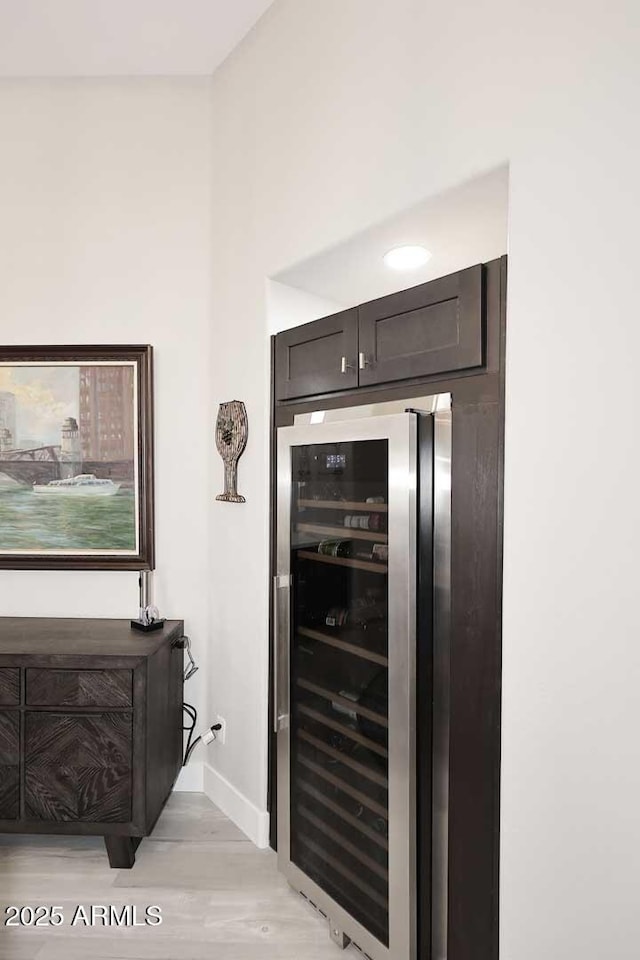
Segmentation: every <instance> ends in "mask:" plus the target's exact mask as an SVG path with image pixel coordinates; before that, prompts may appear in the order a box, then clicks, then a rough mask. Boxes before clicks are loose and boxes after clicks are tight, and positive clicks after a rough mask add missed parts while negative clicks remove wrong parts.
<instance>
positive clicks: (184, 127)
mask: <svg viewBox="0 0 640 960" xmlns="http://www.w3.org/2000/svg"><path fill="white" fill-rule="evenodd" d="M0 118H1V131H2V132H1V137H2V147H1V149H0V340H1V341H2V343H6V344H9V343H14V344H21V343H26V344H29V343H33V344H38V343H40V344H42V343H70V344H74V343H151V344H153V346H154V349H155V374H156V385H155V386H156V389H155V415H156V518H157V519H156V526H157V541H156V544H157V574H156V577H155V595H156V600H157V602H158V603H159V605H160V608H161V611H162V612H163V614H165V615H167V616H169V617H180V618H184V619H185V622H186V629H187V632H188V633H189V634H190V635H191V637H192V640H193V645H194V650H195V652H196V657H197V658H198V659H199V660H200V662H201V663H202V664H203V665H204V661H205V659H206V656H207V650H208V644H209V636H208V632H209V617H208V612H209V611H208V593H209V590H210V580H209V577H208V552H207V551H208V547H207V538H206V535H204V533H203V530H204V529H205V527H206V517H207V512H208V509H209V503H210V501H211V498H212V495H213V494H212V478H211V471H210V464H211V460H210V457H211V445H212V417H211V401H210V386H209V382H210V381H209V363H208V353H209V343H210V339H211V327H210V274H211V270H210V225H211V207H210V203H211V197H210V189H209V184H210V177H211V170H210V164H211V155H210V154H211V151H210V142H211V140H210V132H211V113H210V86H209V83H208V82H207V81H205V80H193V81H192V80H189V81H186V80H177V81H162V80H148V81H147V80H144V81H126V80H125V81H113V82H109V81H82V80H79V81H76V80H74V81H54V82H45V81H42V82H9V81H2V82H0ZM137 598H138V593H137V576H136V574H135V573H109V572H104V573H103V572H83V573H73V572H57V573H54V572H10V571H0V615H22V616H24V615H34V616H39V615H43V616H98V617H103V616H104V617H106V616H116V617H129V616H132V615H135V612H136V610H137ZM205 672H206V671H205V670H202V671H201V672H200V673H199V674H198V675H197V677H195V678H194V679H193V680H192V681H190V682H189V684H188V686H187V688H186V692H185V693H186V696H187V699H189V700H191V701H194V702H196V703H197V704H199V705H200V706H203V703H204V699H203V698H204V694H205V688H206V684H205V683H204V676H205ZM204 719H206V717H203V720H204ZM196 756H197V755H196ZM196 780H197V777H196Z"/></svg>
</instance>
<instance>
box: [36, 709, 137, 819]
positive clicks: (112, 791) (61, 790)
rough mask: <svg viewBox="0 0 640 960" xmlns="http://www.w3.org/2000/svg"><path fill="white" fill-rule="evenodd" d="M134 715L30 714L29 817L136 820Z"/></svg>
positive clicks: (125, 713) (124, 713) (123, 713)
mask: <svg viewBox="0 0 640 960" xmlns="http://www.w3.org/2000/svg"><path fill="white" fill-rule="evenodd" d="M131 741H132V726H131V714H130V713H127V712H122V713H94V714H90V715H89V714H55V713H44V712H43V713H29V712H27V714H26V716H25V814H26V817H27V819H30V820H50V821H89V822H97V823H103V822H107V821H108V822H116V823H127V822H128V821H130V820H131Z"/></svg>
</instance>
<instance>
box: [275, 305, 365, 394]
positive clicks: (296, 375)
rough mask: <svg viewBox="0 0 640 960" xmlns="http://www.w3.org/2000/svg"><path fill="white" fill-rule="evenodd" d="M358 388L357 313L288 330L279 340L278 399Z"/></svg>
mask: <svg viewBox="0 0 640 960" xmlns="http://www.w3.org/2000/svg"><path fill="white" fill-rule="evenodd" d="M357 386H358V310H357V308H356V309H354V310H343V311H342V313H335V314H333V315H332V316H330V317H323V318H322V320H313V321H312V322H311V323H305V324H303V325H302V326H300V327H294V328H293V329H291V330H285V331H283V332H282V333H280V334H278V336H277V337H276V383H275V388H276V399H277V400H289V399H291V398H292V397H305V396H311V395H312V394H314V393H331V392H333V391H335V390H347V389H349V387H357Z"/></svg>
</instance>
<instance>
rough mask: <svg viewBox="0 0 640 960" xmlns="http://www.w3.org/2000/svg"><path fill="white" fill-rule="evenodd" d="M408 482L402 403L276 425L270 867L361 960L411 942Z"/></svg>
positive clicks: (410, 440)
mask: <svg viewBox="0 0 640 960" xmlns="http://www.w3.org/2000/svg"><path fill="white" fill-rule="evenodd" d="M416 487H417V417H416V415H415V414H412V413H405V414H398V415H394V416H381V417H376V418H371V419H368V420H357V421H352V422H333V423H328V424H323V425H313V426H309V425H302V426H293V427H283V428H281V429H280V430H279V431H278V502H277V509H278V548H277V576H276V578H275V584H274V587H275V590H274V613H275V625H276V671H275V673H276V695H275V698H274V700H275V711H276V715H275V718H274V721H275V727H276V730H277V732H278V795H279V797H280V802H279V805H278V807H279V814H278V856H279V866H280V869H281V870H282V872H283V873H284V874H285V875H286V876H287V878H288V880H289V881H290V883H291V884H292V885H293V886H294V887H296V889H298V890H300V891H301V892H302V893H303V894H304V895H305V896H307V897H308V899H309V900H311V901H312V902H313V903H314V904H315V905H316V906H317V907H318V908H319V909H320V910H322V912H323V913H324V914H325V915H326V916H327V917H328V918H329V921H330V924H331V928H332V930H333V932H334V936H336V937H338V934H339V935H340V937H341V938H342V937H348V938H349V939H351V940H353V941H354V942H355V943H356V944H357V945H358V946H359V947H360V949H361V950H362V951H364V952H365V953H366V954H367V955H368V956H370V957H371V958H373V960H379V958H383V957H384V958H389V960H391V958H392V960H415V951H416V947H415V943H416V916H415V900H416V874H415V870H416V863H415V860H416V853H415V851H416V825H415V618H416V579H415V578H416ZM343 942H347V941H346V940H343Z"/></svg>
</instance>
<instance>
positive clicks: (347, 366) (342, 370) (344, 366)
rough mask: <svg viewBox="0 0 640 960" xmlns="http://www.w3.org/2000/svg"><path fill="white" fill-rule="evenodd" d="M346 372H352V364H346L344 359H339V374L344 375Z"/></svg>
mask: <svg viewBox="0 0 640 960" xmlns="http://www.w3.org/2000/svg"><path fill="white" fill-rule="evenodd" d="M347 370H353V364H352V363H347V358H346V357H341V358H340V373H346V372H347Z"/></svg>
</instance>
